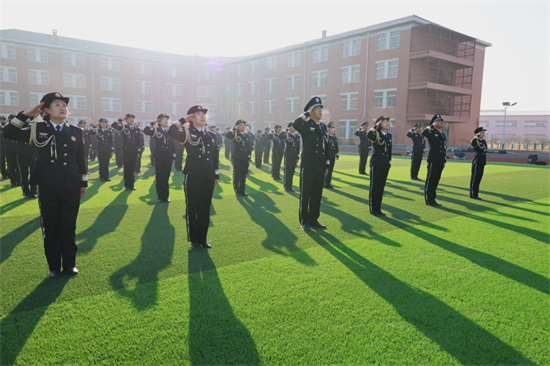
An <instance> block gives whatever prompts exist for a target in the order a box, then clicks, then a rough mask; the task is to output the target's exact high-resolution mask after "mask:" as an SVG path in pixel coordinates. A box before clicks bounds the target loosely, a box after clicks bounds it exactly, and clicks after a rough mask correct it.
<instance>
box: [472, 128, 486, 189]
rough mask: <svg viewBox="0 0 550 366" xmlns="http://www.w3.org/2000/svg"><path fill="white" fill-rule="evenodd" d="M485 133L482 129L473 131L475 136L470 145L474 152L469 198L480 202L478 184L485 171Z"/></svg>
mask: <svg viewBox="0 0 550 366" xmlns="http://www.w3.org/2000/svg"><path fill="white" fill-rule="evenodd" d="M485 131H487V130H486V129H484V128H483V127H478V128H476V129H475V131H474V133H475V134H476V135H475V137H474V138H473V140H472V142H471V145H472V148H473V149H474V151H475V155H474V159H473V160H472V177H471V179H470V198H473V199H475V200H481V198H479V196H478V194H479V183H481V178H483V171H484V170H485V164H487V156H486V153H487V142H485Z"/></svg>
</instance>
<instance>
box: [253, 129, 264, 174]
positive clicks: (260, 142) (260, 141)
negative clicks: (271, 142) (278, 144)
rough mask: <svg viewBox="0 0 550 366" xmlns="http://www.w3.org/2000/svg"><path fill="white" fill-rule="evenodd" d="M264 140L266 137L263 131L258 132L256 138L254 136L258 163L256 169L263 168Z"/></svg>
mask: <svg viewBox="0 0 550 366" xmlns="http://www.w3.org/2000/svg"><path fill="white" fill-rule="evenodd" d="M264 139H265V136H264V135H263V134H262V130H258V131H256V136H254V151H255V156H254V162H255V163H256V168H261V167H262V155H263V153H264Z"/></svg>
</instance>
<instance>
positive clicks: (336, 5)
mask: <svg viewBox="0 0 550 366" xmlns="http://www.w3.org/2000/svg"><path fill="white" fill-rule="evenodd" d="M409 15H417V16H419V17H422V18H424V19H427V20H429V21H431V22H434V23H438V24H440V25H443V26H445V27H448V28H450V29H453V30H456V31H458V32H461V33H464V34H466V35H469V36H472V37H476V38H478V39H482V40H484V41H487V42H490V43H492V47H489V48H488V49H487V52H486V55H485V70H484V78H483V95H482V100H481V108H482V109H500V108H502V102H504V101H509V102H518V105H517V106H515V107H513V108H515V109H516V110H517V111H520V110H523V111H549V110H550V105H549V104H550V102H549V101H550V93H549V90H550V80H549V75H550V74H549V68H550V66H549V65H550V64H549V23H550V7H549V1H548V0H544V1H515V2H505V1H491V2H489V1H485V2H481V1H471V2H467V1H455V2H451V1H446V0H438V1H425V2H420V1H400V2H397V1H384V2H374V1H356V2H344V1H338V2H336V1H331V2H322V1H319V0H317V1H309V2H298V1H285V2H283V1H280V2H267V1H251V2H244V1H241V2H233V1H217V2H207V1H200V2H186V1H170V2H168V1H166V2H160V1H155V2H152V1H143V2H140V1H79V0H72V1H58V2H54V1H53V0H52V1H25V0H16V1H13V0H10V1H6V0H0V29H22V30H27V31H33V32H40V33H48V34H51V30H52V29H57V30H58V35H59V36H65V37H73V38H79V39H85V40H90V41H96V42H104V43H111V44H117V45H123V46H129V47H137V48H144V49H150V50H156V51H163V52H170V53H176V54H186V55H194V54H198V55H200V56H246V55H253V54H257V53H261V52H264V51H269V50H273V49H277V48H282V47H285V46H289V45H293V44H296V43H301V42H305V41H309V40H312V39H317V38H320V37H321V31H322V30H327V34H328V35H334V34H337V33H341V32H346V31H350V30H354V29H357V28H362V27H365V26H369V25H373V24H377V23H381V22H384V21H388V20H393V19H397V18H402V17H405V16H409Z"/></svg>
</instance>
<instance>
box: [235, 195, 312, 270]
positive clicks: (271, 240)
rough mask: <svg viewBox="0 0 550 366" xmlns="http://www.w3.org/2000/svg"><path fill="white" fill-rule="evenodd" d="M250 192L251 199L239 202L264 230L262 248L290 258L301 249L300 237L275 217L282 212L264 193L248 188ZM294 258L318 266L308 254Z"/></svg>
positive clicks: (300, 254)
mask: <svg viewBox="0 0 550 366" xmlns="http://www.w3.org/2000/svg"><path fill="white" fill-rule="evenodd" d="M248 191H249V193H250V196H249V197H238V198H237V201H238V202H239V203H240V204H241V205H242V206H243V208H244V209H245V210H246V212H247V213H248V216H249V217H250V219H252V221H254V222H255V223H256V225H258V226H259V227H261V228H262V229H264V231H265V233H266V235H267V237H266V238H265V239H264V241H262V246H263V247H264V248H266V249H268V250H270V251H272V252H274V253H277V254H280V255H283V256H288V255H289V254H288V253H289V252H294V251H296V250H299V249H300V248H298V247H297V246H296V241H297V240H298V237H297V236H296V235H294V234H293V233H292V231H290V229H289V228H288V227H287V226H286V225H285V224H283V223H282V222H281V221H280V220H279V219H278V218H277V216H275V215H274V213H277V212H280V210H279V209H278V208H277V206H276V205H275V202H274V201H273V200H272V199H271V198H270V197H269V196H268V195H267V194H265V193H264V192H262V191H257V190H253V189H252V188H248ZM296 216H298V215H296ZM296 219H298V217H296ZM296 221H298V220H296ZM297 225H298V224H296V226H297ZM282 248H285V250H284V251H283V250H282ZM292 258H293V259H295V260H297V261H298V262H300V263H302V264H305V265H307V266H313V265H315V264H316V262H315V260H314V259H313V258H311V257H310V256H309V255H308V254H307V253H306V252H300V253H298V254H297V255H292Z"/></svg>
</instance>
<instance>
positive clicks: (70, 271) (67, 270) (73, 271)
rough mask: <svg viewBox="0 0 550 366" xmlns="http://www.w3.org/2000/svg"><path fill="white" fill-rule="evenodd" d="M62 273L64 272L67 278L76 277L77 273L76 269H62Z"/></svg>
mask: <svg viewBox="0 0 550 366" xmlns="http://www.w3.org/2000/svg"><path fill="white" fill-rule="evenodd" d="M63 272H65V273H66V274H68V275H69V276H76V275H77V274H78V273H79V272H78V268H76V267H73V268H71V269H64V270H63Z"/></svg>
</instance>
